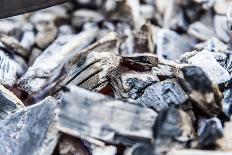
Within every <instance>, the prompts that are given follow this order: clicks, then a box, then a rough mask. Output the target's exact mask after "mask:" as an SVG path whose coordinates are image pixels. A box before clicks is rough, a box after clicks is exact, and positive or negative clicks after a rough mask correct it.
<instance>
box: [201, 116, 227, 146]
mask: <svg viewBox="0 0 232 155" xmlns="http://www.w3.org/2000/svg"><path fill="white" fill-rule="evenodd" d="M199 124H200V125H199V129H198V132H199V133H198V134H199V136H200V147H201V148H203V149H207V148H208V149H209V148H213V147H216V141H217V139H220V138H222V136H223V127H222V124H221V121H220V120H219V119H217V118H211V119H206V120H200V123H199Z"/></svg>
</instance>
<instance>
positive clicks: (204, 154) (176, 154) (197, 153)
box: [167, 149, 232, 155]
mask: <svg viewBox="0 0 232 155" xmlns="http://www.w3.org/2000/svg"><path fill="white" fill-rule="evenodd" d="M231 153H232V152H231V151H212V150H197V149H192V150H191V149H190V150H189V149H184V150H172V151H170V152H168V153H167V155H231Z"/></svg>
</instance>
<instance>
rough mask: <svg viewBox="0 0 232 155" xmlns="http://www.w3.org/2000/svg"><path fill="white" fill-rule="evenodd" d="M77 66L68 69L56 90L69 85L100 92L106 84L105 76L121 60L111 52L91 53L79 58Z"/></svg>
mask: <svg viewBox="0 0 232 155" xmlns="http://www.w3.org/2000/svg"><path fill="white" fill-rule="evenodd" d="M80 60H81V61H79V62H78V63H77V64H74V66H73V67H71V68H70V71H69V72H68V74H67V75H66V76H65V79H64V80H62V81H61V83H59V86H58V88H57V89H58V90H59V89H60V88H61V87H62V86H65V85H67V84H69V83H71V84H75V85H77V86H81V87H83V88H86V89H88V90H96V91H100V90H101V89H102V88H103V87H105V86H106V85H107V83H108V81H107V76H108V75H109V73H110V72H112V71H113V70H114V69H116V68H117V67H118V65H119V63H120V60H121V58H120V57H119V56H117V55H116V54H114V53H111V52H101V53H99V52H95V51H93V52H91V53H89V54H87V55H86V53H83V56H80Z"/></svg>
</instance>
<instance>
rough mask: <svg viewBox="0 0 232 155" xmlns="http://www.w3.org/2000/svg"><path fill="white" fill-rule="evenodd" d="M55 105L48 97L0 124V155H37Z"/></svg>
mask: <svg viewBox="0 0 232 155" xmlns="http://www.w3.org/2000/svg"><path fill="white" fill-rule="evenodd" d="M56 104H57V103H56V101H55V100H54V99H53V98H51V97H48V98H46V99H45V100H43V101H41V102H40V103H38V104H35V105H33V106H30V107H27V108H25V109H23V110H21V111H18V112H16V113H15V114H14V115H12V116H11V117H8V118H7V119H5V120H3V121H2V122H0V130H1V132H0V154H5V155H22V154H23V155H38V154H39V150H40V147H41V146H42V143H43V141H44V139H45V137H46V134H47V131H48V128H49V125H50V124H51V122H52V120H53V118H54V109H55V106H56Z"/></svg>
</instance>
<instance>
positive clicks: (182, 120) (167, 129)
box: [153, 106, 195, 154]
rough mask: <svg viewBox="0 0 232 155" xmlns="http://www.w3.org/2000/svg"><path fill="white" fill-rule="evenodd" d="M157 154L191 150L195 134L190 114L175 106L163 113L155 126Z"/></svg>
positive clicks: (154, 135)
mask: <svg viewBox="0 0 232 155" xmlns="http://www.w3.org/2000/svg"><path fill="white" fill-rule="evenodd" d="M153 137H154V140H155V142H154V145H155V152H156V153H157V154H161V153H165V152H168V151H169V150H171V149H184V148H191V147H193V146H192V145H191V142H192V141H194V140H195V132H194V128H193V126H192V122H191V119H190V117H189V116H188V114H186V113H185V112H184V111H182V110H180V109H179V110H177V109H175V108H174V107H173V106H171V107H169V108H168V109H165V110H163V111H161V112H160V113H159V115H158V117H157V119H156V121H155V124H154V126H153Z"/></svg>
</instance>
